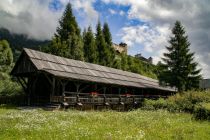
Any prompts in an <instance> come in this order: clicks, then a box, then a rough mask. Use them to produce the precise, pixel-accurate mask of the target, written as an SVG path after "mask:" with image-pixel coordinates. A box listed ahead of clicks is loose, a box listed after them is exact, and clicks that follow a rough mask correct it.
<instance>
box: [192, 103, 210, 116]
mask: <svg viewBox="0 0 210 140" xmlns="http://www.w3.org/2000/svg"><path fill="white" fill-rule="evenodd" d="M207 105H208V107H207ZM193 116H194V118H195V119H197V120H210V103H204V104H201V105H197V106H196V107H195V110H194V113H193Z"/></svg>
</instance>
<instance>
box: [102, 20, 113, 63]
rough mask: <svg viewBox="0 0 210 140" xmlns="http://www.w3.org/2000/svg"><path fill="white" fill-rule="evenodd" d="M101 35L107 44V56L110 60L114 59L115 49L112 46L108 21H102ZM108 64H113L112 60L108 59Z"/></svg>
mask: <svg viewBox="0 0 210 140" xmlns="http://www.w3.org/2000/svg"><path fill="white" fill-rule="evenodd" d="M103 35H104V39H105V42H106V46H107V50H108V52H109V56H108V57H109V58H108V59H110V60H114V59H115V50H114V48H113V47H112V35H111V32H110V30H109V25H108V23H106V22H105V23H104V26H103ZM107 65H108V66H113V61H108V64H107Z"/></svg>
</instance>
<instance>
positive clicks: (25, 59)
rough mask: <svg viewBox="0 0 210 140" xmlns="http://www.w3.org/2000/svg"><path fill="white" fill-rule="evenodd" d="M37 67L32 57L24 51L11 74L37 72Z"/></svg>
mask: <svg viewBox="0 0 210 140" xmlns="http://www.w3.org/2000/svg"><path fill="white" fill-rule="evenodd" d="M36 70H37V69H36V67H35V65H34V64H33V63H32V61H31V60H30V57H29V56H28V55H27V54H26V52H25V51H23V52H22V54H21V55H20V57H19V59H18V61H17V62H16V64H15V66H14V68H13V70H12V72H11V75H14V76H27V75H28V74H30V73H34V72H36Z"/></svg>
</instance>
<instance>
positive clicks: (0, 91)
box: [0, 40, 21, 96]
mask: <svg viewBox="0 0 210 140" xmlns="http://www.w3.org/2000/svg"><path fill="white" fill-rule="evenodd" d="M12 66H13V54H12V50H11V48H10V46H9V43H8V42H7V41H6V40H3V41H0V96H6V95H7V96H8V95H9V96H11V95H14V94H19V93H20V91H21V88H20V86H19V85H18V84H17V82H15V81H14V80H12V79H11V77H10V75H9V74H8V73H9V72H10V70H11V67H12Z"/></svg>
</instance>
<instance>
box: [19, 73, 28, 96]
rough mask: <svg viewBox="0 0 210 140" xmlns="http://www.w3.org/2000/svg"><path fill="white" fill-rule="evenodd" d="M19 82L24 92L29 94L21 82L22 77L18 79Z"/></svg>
mask: <svg viewBox="0 0 210 140" xmlns="http://www.w3.org/2000/svg"><path fill="white" fill-rule="evenodd" d="M17 80H18V82H19V83H20V85H21V86H22V88H23V90H24V92H25V93H26V94H27V87H26V85H24V83H23V82H22V81H21V79H20V77H17Z"/></svg>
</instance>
